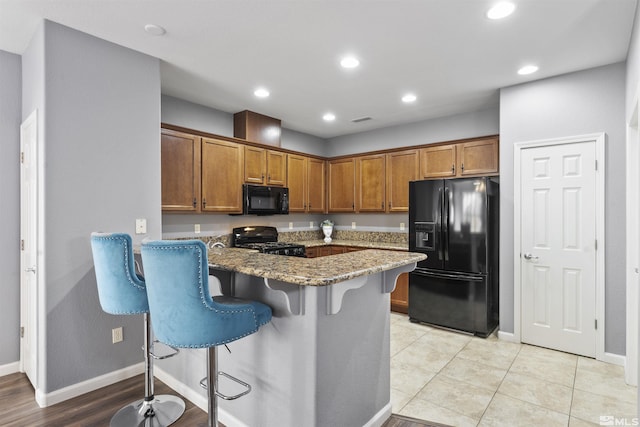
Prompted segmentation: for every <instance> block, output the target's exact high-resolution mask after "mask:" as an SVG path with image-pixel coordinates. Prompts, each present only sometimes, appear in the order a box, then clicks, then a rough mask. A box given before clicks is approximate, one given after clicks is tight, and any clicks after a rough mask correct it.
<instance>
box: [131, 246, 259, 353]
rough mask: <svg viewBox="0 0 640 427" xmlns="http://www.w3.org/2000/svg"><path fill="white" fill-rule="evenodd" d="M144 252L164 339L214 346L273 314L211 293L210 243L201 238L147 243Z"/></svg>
mask: <svg viewBox="0 0 640 427" xmlns="http://www.w3.org/2000/svg"><path fill="white" fill-rule="evenodd" d="M141 253H142V263H143V265H144V274H145V280H146V284H147V295H148V296H149V309H150V313H151V317H152V318H153V331H154V334H155V336H156V337H157V338H158V339H159V340H160V341H162V342H164V343H165V344H169V345H172V346H175V347H189V348H204V347H213V346H217V345H220V344H225V343H228V342H231V341H235V340H237V339H239V338H242V337H244V336H247V335H249V334H252V333H254V332H256V331H257V330H258V328H259V327H260V326H261V325H262V324H264V323H266V322H268V321H269V320H270V319H271V310H270V309H269V308H268V307H267V306H265V305H264V304H260V303H256V302H252V301H248V300H240V299H236V298H226V297H223V298H221V299H220V300H221V301H222V302H218V301H216V300H214V299H212V298H211V294H210V293H209V263H208V259H207V247H206V245H205V244H204V243H203V242H202V241H200V240H179V241H176V240H157V241H149V242H143V243H142V249H141ZM216 299H219V297H216ZM261 310H262V311H265V310H266V311H268V313H267V312H266V311H265V313H264V314H263V313H262V312H261Z"/></svg>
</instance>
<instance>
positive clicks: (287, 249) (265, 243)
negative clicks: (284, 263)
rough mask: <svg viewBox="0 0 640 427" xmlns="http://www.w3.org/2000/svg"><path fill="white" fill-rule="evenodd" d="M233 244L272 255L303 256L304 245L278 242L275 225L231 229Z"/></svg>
mask: <svg viewBox="0 0 640 427" xmlns="http://www.w3.org/2000/svg"><path fill="white" fill-rule="evenodd" d="M233 246H235V247H237V248H246V249H255V250H258V251H260V252H262V253H266V254H273V255H289V256H299V257H304V256H305V250H304V246H302V245H297V244H294V243H287V242H278V231H277V230H276V228H275V227H267V226H255V227H238V228H234V229H233Z"/></svg>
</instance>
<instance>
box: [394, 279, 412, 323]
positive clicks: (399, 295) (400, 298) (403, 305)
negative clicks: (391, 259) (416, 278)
mask: <svg viewBox="0 0 640 427" xmlns="http://www.w3.org/2000/svg"><path fill="white" fill-rule="evenodd" d="M391 311H396V312H398V313H405V314H407V313H408V312H409V273H402V274H401V275H400V276H398V281H397V282H396V288H395V290H394V291H393V292H391Z"/></svg>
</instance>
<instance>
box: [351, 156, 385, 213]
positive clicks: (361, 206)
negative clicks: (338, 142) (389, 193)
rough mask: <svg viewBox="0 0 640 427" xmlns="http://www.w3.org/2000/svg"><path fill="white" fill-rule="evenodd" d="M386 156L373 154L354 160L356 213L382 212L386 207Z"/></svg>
mask: <svg viewBox="0 0 640 427" xmlns="http://www.w3.org/2000/svg"><path fill="white" fill-rule="evenodd" d="M386 163H387V162H386V156H385V155H384V154H374V155H371V156H363V157H357V158H356V174H357V185H356V194H357V201H358V203H357V204H356V211H357V212H384V211H385V206H386V200H387V197H386V191H385V190H386V182H385V177H386Z"/></svg>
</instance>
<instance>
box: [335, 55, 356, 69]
mask: <svg viewBox="0 0 640 427" xmlns="http://www.w3.org/2000/svg"><path fill="white" fill-rule="evenodd" d="M340 65H342V67H343V68H356V67H357V66H358V65H360V61H358V58H356V57H354V56H345V57H344V58H342V60H341V61H340Z"/></svg>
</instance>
